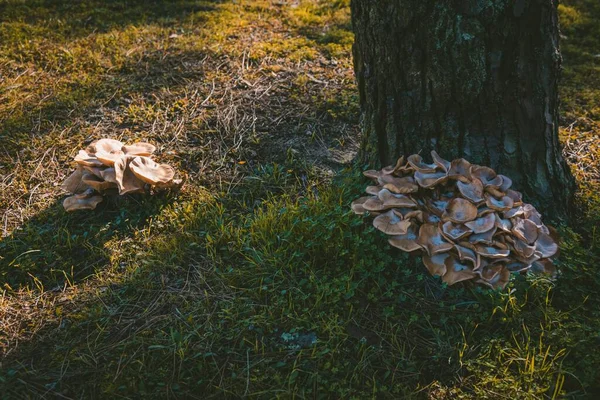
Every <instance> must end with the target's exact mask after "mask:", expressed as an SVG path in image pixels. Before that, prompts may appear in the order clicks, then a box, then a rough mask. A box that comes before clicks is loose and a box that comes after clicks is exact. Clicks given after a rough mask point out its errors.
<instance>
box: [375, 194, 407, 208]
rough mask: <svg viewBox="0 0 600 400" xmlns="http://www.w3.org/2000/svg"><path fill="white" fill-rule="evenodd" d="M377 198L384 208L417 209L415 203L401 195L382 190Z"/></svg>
mask: <svg viewBox="0 0 600 400" xmlns="http://www.w3.org/2000/svg"><path fill="white" fill-rule="evenodd" d="M377 196H378V197H379V200H381V201H382V202H383V204H384V206H386V207H406V208H413V207H417V203H415V202H414V200H413V199H411V198H410V197H408V196H405V195H403V194H395V193H392V192H390V191H389V190H388V189H382V190H381V191H380V192H379V193H378V194H377Z"/></svg>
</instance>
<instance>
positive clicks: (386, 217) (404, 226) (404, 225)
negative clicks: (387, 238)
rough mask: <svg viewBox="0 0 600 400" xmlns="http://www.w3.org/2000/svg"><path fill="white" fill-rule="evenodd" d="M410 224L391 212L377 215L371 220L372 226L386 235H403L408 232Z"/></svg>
mask: <svg viewBox="0 0 600 400" xmlns="http://www.w3.org/2000/svg"><path fill="white" fill-rule="evenodd" d="M410 225H411V222H410V221H409V220H406V219H401V218H399V217H398V215H397V214H396V213H394V211H393V210H390V211H388V212H386V213H385V214H381V215H378V216H377V217H375V219H374V220H373V226H374V227H375V228H376V229H378V230H380V231H381V232H383V233H385V234H386V235H404V234H406V233H407V232H408V228H409V227H410Z"/></svg>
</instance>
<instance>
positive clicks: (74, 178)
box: [61, 165, 89, 194]
mask: <svg viewBox="0 0 600 400" xmlns="http://www.w3.org/2000/svg"><path fill="white" fill-rule="evenodd" d="M84 172H85V171H84V169H83V168H82V167H81V166H80V165H78V166H77V169H76V170H75V172H73V173H72V174H71V175H69V177H68V178H67V179H65V181H64V182H63V184H62V186H61V187H62V188H63V189H64V190H66V191H67V192H70V193H76V194H77V193H82V192H84V191H86V190H87V189H88V188H89V187H88V185H86V184H85V183H84V182H83V181H82V180H81V178H83V174H84Z"/></svg>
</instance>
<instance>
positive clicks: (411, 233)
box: [388, 224, 423, 253]
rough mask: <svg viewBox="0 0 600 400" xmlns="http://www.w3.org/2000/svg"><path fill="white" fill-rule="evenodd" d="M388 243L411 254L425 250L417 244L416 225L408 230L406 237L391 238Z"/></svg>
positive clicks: (396, 236)
mask: <svg viewBox="0 0 600 400" xmlns="http://www.w3.org/2000/svg"><path fill="white" fill-rule="evenodd" d="M388 243H389V244H391V245H392V246H394V247H396V248H398V249H400V250H402V251H406V252H409V253H410V252H411V251H415V250H420V249H422V248H423V247H421V245H420V244H418V243H417V230H416V227H415V225H414V224H412V225H411V226H410V227H409V228H408V230H407V232H406V233H405V234H404V235H395V236H392V237H391V238H389V239H388Z"/></svg>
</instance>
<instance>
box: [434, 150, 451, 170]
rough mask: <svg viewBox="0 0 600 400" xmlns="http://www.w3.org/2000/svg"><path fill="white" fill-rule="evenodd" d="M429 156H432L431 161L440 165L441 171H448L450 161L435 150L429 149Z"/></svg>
mask: <svg viewBox="0 0 600 400" xmlns="http://www.w3.org/2000/svg"><path fill="white" fill-rule="evenodd" d="M431 158H433V162H434V163H435V164H436V165H437V166H438V167H440V168H441V169H442V171H444V172H448V171H449V170H450V165H451V163H450V161H448V160H444V159H443V158H442V157H440V155H439V154H438V153H437V152H436V151H435V150H431Z"/></svg>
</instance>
